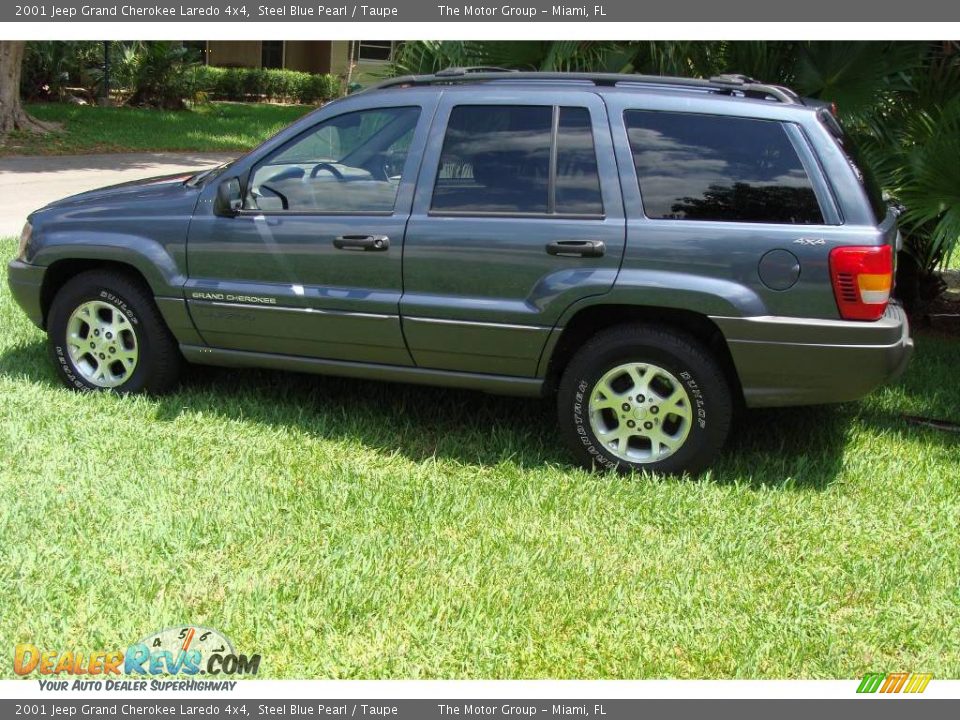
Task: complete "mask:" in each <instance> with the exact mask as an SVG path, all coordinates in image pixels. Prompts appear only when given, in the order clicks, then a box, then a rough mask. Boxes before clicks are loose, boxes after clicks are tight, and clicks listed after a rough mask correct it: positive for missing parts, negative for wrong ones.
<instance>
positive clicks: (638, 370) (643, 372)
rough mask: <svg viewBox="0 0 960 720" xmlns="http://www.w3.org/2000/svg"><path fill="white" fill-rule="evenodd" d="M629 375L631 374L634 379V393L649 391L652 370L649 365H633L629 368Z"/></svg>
mask: <svg viewBox="0 0 960 720" xmlns="http://www.w3.org/2000/svg"><path fill="white" fill-rule="evenodd" d="M627 375H629V376H630V379H631V380H632V381H633V387H632V388H631V390H633V392H634V393H638V392H639V393H643V394H646V393H647V388H648V383H649V377H650V370H649V368H647V367H638V366H637V365H631V366H630V367H629V368H628V369H627Z"/></svg>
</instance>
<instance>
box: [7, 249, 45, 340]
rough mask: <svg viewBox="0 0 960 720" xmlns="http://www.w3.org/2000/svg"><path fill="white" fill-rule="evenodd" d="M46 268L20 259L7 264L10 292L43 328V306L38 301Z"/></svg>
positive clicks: (35, 323) (39, 326)
mask: <svg viewBox="0 0 960 720" xmlns="http://www.w3.org/2000/svg"><path fill="white" fill-rule="evenodd" d="M44 272H46V268H45V267H43V266H41V265H31V264H30V263H25V262H23V261H22V260H11V261H10V264H9V265H7V284H8V285H9V286H10V294H11V295H13V299H14V300H16V302H17V305H19V306H20V307H21V308H23V311H24V312H25V313H26V314H27V317H29V318H30V321H31V322H32V323H33V324H34V325H36V326H37V327H38V328H41V329H42V328H43V307H42V305H41V302H40V293H41V289H42V288H43V274H44Z"/></svg>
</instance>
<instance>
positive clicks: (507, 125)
mask: <svg viewBox="0 0 960 720" xmlns="http://www.w3.org/2000/svg"><path fill="white" fill-rule="evenodd" d="M555 116H556V117H555ZM431 208H432V210H434V211H439V212H455V213H467V214H469V213H477V214H489V213H495V214H521V215H546V214H565V215H566V214H570V215H600V214H602V213H603V203H602V201H601V199H600V179H599V176H598V173H597V157H596V152H595V150H594V146H593V130H592V126H591V124H590V113H589V111H588V110H587V109H586V108H567V107H564V108H553V107H550V106H542V105H538V106H526V105H458V106H456V107H454V108H453V109H452V111H451V113H450V119H449V121H448V123H447V133H446V136H445V138H444V142H443V150H442V152H441V155H440V167H439V169H438V173H437V181H436V184H435V186H434V189H433V200H432V204H431Z"/></svg>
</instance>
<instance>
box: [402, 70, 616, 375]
mask: <svg viewBox="0 0 960 720" xmlns="http://www.w3.org/2000/svg"><path fill="white" fill-rule="evenodd" d="M497 90H498V91H497V92H496V94H495V95H494V94H493V93H492V92H491V93H488V94H487V95H489V96H492V97H495V98H496V99H494V100H489V101H488V100H484V101H483V102H481V103H478V102H476V101H474V100H472V99H471V97H475V95H471V94H470V93H469V92H466V91H458V90H451V91H448V92H446V93H444V96H443V98H442V99H441V101H440V105H439V107H438V109H437V114H436V120H435V121H434V127H433V129H432V131H431V135H430V140H429V141H428V145H427V148H426V151H425V154H424V160H423V166H422V168H421V173H420V175H421V181H420V183H419V184H418V187H417V193H416V197H415V199H414V206H413V212H412V214H411V217H410V222H409V224H408V226H407V235H406V240H405V242H404V286H405V290H404V294H403V298H402V300H401V314H402V317H403V330H404V335H405V337H406V340H407V345H408V347H409V348H410V352H411V354H412V355H413V359H414V361H415V362H416V364H417V365H418V366H420V367H426V368H437V369H450V370H466V371H472V372H482V373H490V374H500V375H513V376H523V377H532V376H534V375H535V374H536V369H537V363H538V361H539V358H540V354H541V352H542V350H543V347H544V344H545V341H546V339H547V336H548V334H549V333H550V330H551V328H553V327H554V326H555V324H556V323H557V321H558V319H559V318H560V316H561V315H562V313H563V311H564V310H565V309H566V308H568V307H569V306H570V305H571V303H573V302H575V301H576V300H578V299H580V298H582V297H585V296H588V295H595V294H601V293H604V292H606V291H608V290H609V289H610V288H611V287H612V285H613V282H614V280H615V279H616V275H617V271H618V268H619V266H620V259H621V257H622V255H623V248H624V236H625V221H624V213H623V203H622V197H621V191H620V186H619V177H618V174H617V168H616V163H615V162H614V159H613V149H612V146H611V139H610V130H609V125H608V122H607V115H606V111H605V108H604V104H603V101H602V100H601V99H600V97H599V96H597V95H596V94H592V93H587V92H576V93H570V92H562V91H560V92H558V91H556V90H550V89H548V88H531V89H530V90H525V91H519V90H512V89H501V88H498V89H497Z"/></svg>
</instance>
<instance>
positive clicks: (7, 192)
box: [0, 153, 236, 237]
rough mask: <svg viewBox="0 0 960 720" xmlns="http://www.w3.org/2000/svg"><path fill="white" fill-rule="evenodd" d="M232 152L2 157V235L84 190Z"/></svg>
mask: <svg viewBox="0 0 960 720" xmlns="http://www.w3.org/2000/svg"><path fill="white" fill-rule="evenodd" d="M235 156H236V153H226V154H224V153H117V154H109V155H47V156H36V157H33V156H30V157H27V156H18V157H0V197H2V198H3V205H2V208H3V209H2V210H0V237H9V236H11V235H19V234H20V230H21V229H22V228H23V223H24V222H25V221H26V219H27V215H28V214H30V213H31V212H33V211H34V210H36V209H37V208H40V207H43V206H44V205H46V204H47V203H49V202H52V201H54V200H58V199H60V198H62V197H66V196H67V195H75V194H76V193H79V192H84V191H85V190H93V189H94V188H98V187H103V186H104V185H113V184H115V183H121V182H127V181H128V180H139V179H141V178H148V177H152V176H154V175H165V174H168V173H177V172H183V171H186V170H199V169H201V168H205V167H211V166H213V165H219V164H220V163H222V162H225V161H226V160H230V159H231V158H233V157H235Z"/></svg>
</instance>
